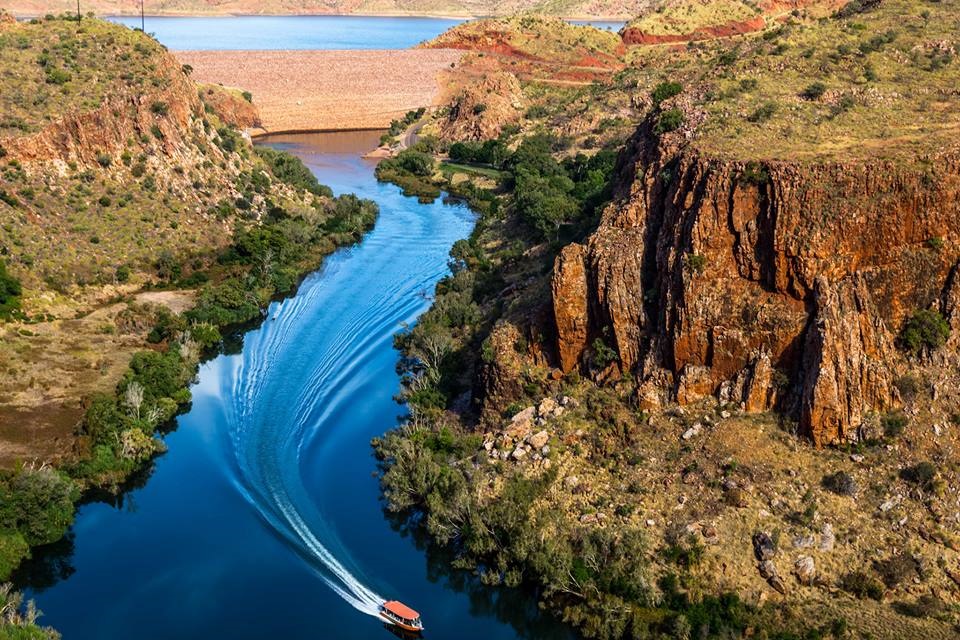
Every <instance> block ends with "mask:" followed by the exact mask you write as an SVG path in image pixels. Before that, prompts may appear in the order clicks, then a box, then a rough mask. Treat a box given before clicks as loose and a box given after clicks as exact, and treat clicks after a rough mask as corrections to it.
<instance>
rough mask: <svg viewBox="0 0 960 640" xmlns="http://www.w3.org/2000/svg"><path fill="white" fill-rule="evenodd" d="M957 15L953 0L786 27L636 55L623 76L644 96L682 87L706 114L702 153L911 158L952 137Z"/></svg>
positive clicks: (957, 101)
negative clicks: (674, 83) (663, 82)
mask: <svg viewBox="0 0 960 640" xmlns="http://www.w3.org/2000/svg"><path fill="white" fill-rule="evenodd" d="M957 9H958V5H957V2H956V0H946V1H945V2H937V3H934V2H924V1H917V0H889V1H888V2H886V3H885V4H884V5H883V9H882V10H875V11H867V12H864V13H861V14H855V15H852V16H850V17H847V18H843V19H836V18H829V19H824V20H820V21H817V22H814V23H800V22H791V23H788V24H786V25H783V26H779V27H776V28H773V29H770V30H768V31H766V32H764V33H763V34H760V35H756V36H750V37H745V38H740V39H738V40H737V41H735V42H727V41H724V42H714V43H705V44H703V45H701V46H698V47H696V48H695V49H694V50H693V51H691V52H689V53H687V54H681V53H678V52H675V51H671V50H667V49H664V48H643V47H639V48H636V49H634V51H633V52H632V54H631V63H632V64H631V66H632V68H633V73H635V74H636V76H637V77H638V78H640V79H641V81H642V82H644V83H645V84H647V86H650V85H651V84H652V83H653V82H655V81H656V80H657V76H659V78H661V79H673V80H678V81H681V82H682V83H683V84H684V85H685V87H687V93H688V95H689V96H692V98H693V103H694V109H695V110H700V109H702V111H703V112H705V115H706V120H705V122H704V124H703V125H702V126H701V127H700V128H699V130H698V133H697V135H698V138H699V141H698V142H697V144H698V146H699V147H700V148H702V149H704V150H707V151H708V152H710V153H715V154H718V155H722V156H727V157H739V158H747V159H769V158H783V159H789V158H806V159H809V158H824V157H830V158H844V159H852V158H857V157H859V158H908V157H915V156H916V155H917V154H918V152H919V153H921V154H923V153H929V152H933V151H936V150H939V149H941V148H942V147H944V146H949V145H952V143H953V141H954V140H955V137H956V128H957V119H956V114H957V111H958V109H960V98H958V96H957V94H956V91H955V90H954V89H955V87H956V86H957V85H958V83H960V64H957V63H956V61H955V60H954V58H955V57H956V49H957V47H958V46H960V41H958V37H957V34H958V26H960V25H958V19H957ZM817 83H821V85H822V86H816V85H817ZM808 88H810V89H814V92H813V93H812V94H810V95H805V94H806V92H807V90H808ZM820 92H822V95H818V96H815V95H814V94H819V93H820ZM765 113H769V115H765ZM734 141H735V142H734Z"/></svg>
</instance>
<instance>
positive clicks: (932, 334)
mask: <svg viewBox="0 0 960 640" xmlns="http://www.w3.org/2000/svg"><path fill="white" fill-rule="evenodd" d="M949 337H950V323H948V322H947V321H946V319H945V318H944V317H943V316H942V315H941V314H940V312H939V311H936V310H934V309H920V310H918V311H915V312H914V313H913V315H912V316H910V318H908V319H907V321H906V322H905V323H904V325H903V329H902V330H901V331H900V336H899V343H900V347H901V348H902V349H904V350H905V351H908V352H910V353H912V354H914V355H919V354H920V353H922V352H924V351H933V350H934V349H938V348H940V347H942V346H943V345H944V343H945V342H946V341H947V338H949Z"/></svg>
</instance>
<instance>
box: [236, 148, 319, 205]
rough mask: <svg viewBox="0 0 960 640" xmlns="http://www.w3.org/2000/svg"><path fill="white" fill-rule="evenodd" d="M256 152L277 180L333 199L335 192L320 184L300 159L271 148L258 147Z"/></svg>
mask: <svg viewBox="0 0 960 640" xmlns="http://www.w3.org/2000/svg"><path fill="white" fill-rule="evenodd" d="M255 150H256V153H257V155H258V156H259V157H260V159H261V160H263V161H264V162H265V163H266V165H267V166H268V167H269V168H270V173H272V174H273V177H274V178H276V179H277V180H279V181H281V182H285V183H287V184H289V185H290V186H292V187H296V188H298V189H304V190H306V191H309V192H310V193H312V194H314V195H318V196H325V197H328V198H330V197H333V191H331V190H330V187H327V186H324V185H322V184H320V182H318V181H317V176H315V175H314V174H313V172H312V171H310V169H309V168H307V165H305V164H303V161H302V160H300V158H298V157H296V156H295V155H293V154H290V153H287V152H285V151H279V150H277V149H271V148H270V147H262V146H257V147H255Z"/></svg>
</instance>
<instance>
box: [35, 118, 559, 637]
mask: <svg viewBox="0 0 960 640" xmlns="http://www.w3.org/2000/svg"><path fill="white" fill-rule="evenodd" d="M377 138H378V133H377V132H364V133H339V134H313V135H296V136H283V137H275V138H273V139H270V140H269V141H268V144H270V145H271V146H274V147H276V148H279V149H285V150H287V151H290V152H292V153H295V154H296V155H297V156H299V157H300V158H302V159H303V160H304V162H306V163H307V165H308V166H309V167H310V168H311V169H312V170H313V171H314V172H315V173H316V175H317V177H318V178H319V179H320V181H321V182H323V183H325V184H328V185H330V186H331V187H332V188H333V189H334V191H335V192H336V193H347V192H350V193H356V194H358V195H360V196H361V197H366V198H372V199H374V200H376V201H377V202H378V203H379V205H380V210H381V213H380V218H379V220H378V221H377V224H376V227H375V228H374V230H373V231H371V232H370V233H369V234H368V235H367V236H366V237H365V238H364V239H363V241H362V242H361V243H359V244H358V245H356V246H354V247H350V248H344V249H341V250H339V251H337V252H336V253H334V254H333V255H331V256H330V257H329V258H328V259H327V260H326V262H325V263H324V265H323V267H322V268H321V269H320V270H319V271H317V272H315V273H314V274H312V275H310V276H308V277H307V278H306V280H305V281H304V282H303V284H302V286H301V287H300V288H299V290H298V292H297V293H296V295H294V296H293V297H291V298H288V299H286V300H283V301H280V302H276V303H274V304H273V305H272V306H271V307H270V309H269V314H268V316H267V319H266V320H265V321H264V322H263V323H262V324H261V325H260V326H259V327H257V328H256V329H253V330H250V331H248V332H246V333H245V334H243V335H242V336H241V338H242V347H241V343H240V342H236V341H235V342H234V345H233V348H232V349H230V351H232V353H225V354H222V355H220V356H218V357H216V358H214V359H212V360H210V361H208V362H206V363H205V364H204V365H203V366H202V367H201V370H200V373H199V377H198V380H197V382H196V384H195V385H194V387H193V396H194V400H193V405H192V407H191V409H190V411H189V412H188V413H185V414H184V415H181V416H180V417H179V418H178V419H177V424H176V430H175V431H173V432H172V433H170V434H168V435H167V437H166V442H167V444H168V445H169V452H168V453H166V454H165V455H163V456H161V457H160V458H159V459H158V460H157V461H156V463H155V465H154V469H153V472H152V474H150V475H149V478H146V477H145V478H144V479H143V480H142V482H141V483H140V484H141V485H142V486H140V487H139V488H136V489H133V490H131V491H130V492H128V493H127V494H125V495H124V496H123V498H122V500H118V501H115V502H114V503H113V504H108V503H105V502H90V503H88V504H85V505H83V506H82V507H81V508H80V510H79V513H78V517H77V521H76V524H75V525H74V527H73V529H72V532H71V536H70V538H69V539H68V540H67V541H65V542H64V543H61V544H59V545H55V546H54V547H53V548H51V549H49V550H47V552H46V553H41V554H39V557H38V559H37V560H36V561H35V562H33V563H31V564H30V565H28V567H27V571H26V572H23V573H21V579H22V580H25V581H26V582H27V585H28V586H29V588H28V595H29V596H30V597H32V598H34V599H36V601H37V604H38V605H39V607H40V609H41V610H42V611H43V612H44V614H45V615H44V617H43V618H42V621H43V623H44V624H49V625H52V626H54V627H56V628H57V629H58V630H60V631H61V632H62V633H63V634H64V637H65V638H66V639H67V640H72V639H86V638H91V639H92V638H96V639H99V640H111V639H117V640H120V639H124V640H126V639H129V638H140V639H152V638H157V639H159V638H181V639H183V638H258V639H262V638H264V637H282V638H305V639H306V638H317V637H320V638H350V639H360V638H364V639H366V638H380V639H383V638H387V637H391V636H390V634H389V633H388V631H387V630H386V629H385V628H384V626H383V625H382V624H381V623H380V622H379V621H378V619H377V618H376V605H377V604H378V602H379V601H380V600H382V599H390V598H397V599H401V600H403V601H404V602H406V603H407V604H409V605H411V606H413V607H415V608H417V609H418V610H419V611H420V612H421V614H422V616H423V619H424V623H425V625H426V627H427V634H426V637H428V638H451V639H453V638H457V639H462V638H483V639H484V640H496V639H500V638H504V639H505V638H518V637H522V638H565V637H568V635H567V633H566V632H565V631H564V630H563V629H562V628H561V627H560V626H559V625H558V623H556V622H555V621H553V620H551V619H550V618H548V617H546V616H544V615H542V614H541V613H539V612H538V610H537V606H536V600H535V598H533V597H531V596H530V595H528V594H524V593H523V592H521V591H520V590H515V589H491V588H488V587H484V586H482V585H480V584H479V582H478V581H477V580H475V579H474V578H472V577H471V576H469V575H468V574H465V573H461V572H454V573H451V572H450V571H449V570H448V568H447V559H446V558H444V557H443V556H442V554H441V553H440V552H438V551H436V550H428V549H425V548H423V546H422V544H421V543H420V541H418V540H416V539H415V537H414V536H412V535H410V534H409V532H405V531H403V530H400V529H398V528H397V527H398V525H397V524H396V523H393V522H392V521H391V519H390V518H389V517H388V516H387V515H386V514H385V513H384V511H383V508H382V504H381V503H380V501H379V490H378V483H377V479H376V477H375V476H374V472H375V469H376V464H375V460H374V458H373V456H372V453H371V448H370V445H369V442H370V439H371V438H372V437H374V436H377V435H380V434H382V433H383V431H385V430H386V429H389V428H390V427H392V426H393V425H395V424H396V421H397V417H398V415H399V414H401V413H402V407H401V406H399V405H397V404H396V403H395V401H394V400H393V396H394V395H395V394H396V393H397V391H398V390H399V381H398V378H397V375H396V372H395V365H396V361H397V357H398V354H397V352H396V351H395V350H394V349H393V347H392V336H393V334H394V333H395V332H396V331H398V330H399V329H400V328H401V327H402V326H403V324H404V323H410V322H413V321H415V319H416V317H417V316H418V315H419V314H420V313H422V312H423V311H424V310H426V309H427V307H428V306H429V304H430V300H429V296H430V293H431V292H432V290H433V287H434V284H435V283H436V282H437V280H438V279H439V278H441V277H442V276H443V275H444V274H445V273H447V258H448V255H447V254H448V251H449V249H450V247H451V246H452V244H453V243H454V242H455V241H456V240H457V239H459V238H463V237H465V236H467V235H468V234H469V231H470V229H471V226H472V224H473V216H472V214H471V213H470V211H469V210H468V209H467V207H466V206H465V205H463V204H460V203H451V202H443V201H441V200H437V201H436V202H435V203H433V204H421V203H419V202H418V201H417V199H416V198H408V197H405V196H403V195H402V194H401V193H400V191H399V189H397V188H396V187H394V186H392V185H386V184H379V183H377V181H376V179H375V178H374V176H373V165H372V164H371V163H370V162H368V161H365V160H362V159H361V157H360V154H361V153H362V152H363V151H366V150H368V149H370V148H372V147H373V146H375V144H376V142H377Z"/></svg>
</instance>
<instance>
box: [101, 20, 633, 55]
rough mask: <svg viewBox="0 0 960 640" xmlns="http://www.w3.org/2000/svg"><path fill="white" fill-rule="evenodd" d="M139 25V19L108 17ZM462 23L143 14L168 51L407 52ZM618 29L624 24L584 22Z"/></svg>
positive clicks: (130, 24)
mask: <svg viewBox="0 0 960 640" xmlns="http://www.w3.org/2000/svg"><path fill="white" fill-rule="evenodd" d="M110 19H111V20H114V21H116V22H119V23H122V24H125V25H127V26H129V27H136V28H139V27H140V18H139V17H130V16H124V17H114V18H110ZM460 22H462V21H461V20H455V19H446V18H415V17H411V18H381V17H375V16H228V17H217V18H201V17H154V16H147V17H146V21H145V28H146V31H147V33H152V34H154V35H155V36H156V37H157V39H158V40H159V41H160V42H162V43H163V44H165V45H167V47H169V48H170V49H172V50H175V51H176V50H180V51H184V50H196V49H231V50H237V49H239V50H260V49H407V48H410V47H412V46H414V45H416V44H419V43H420V42H423V41H425V40H430V39H431V38H435V37H437V36H438V35H440V34H441V33H443V32H444V31H446V30H447V29H449V28H451V27H453V26H456V25H457V24H460ZM574 23H575V24H581V25H584V24H592V25H593V26H596V27H597V28H600V29H610V30H613V31H619V30H620V28H621V27H622V26H623V23H622V22H605V21H600V22H583V21H574Z"/></svg>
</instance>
